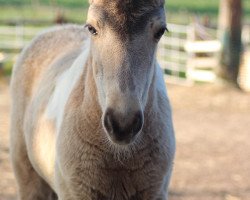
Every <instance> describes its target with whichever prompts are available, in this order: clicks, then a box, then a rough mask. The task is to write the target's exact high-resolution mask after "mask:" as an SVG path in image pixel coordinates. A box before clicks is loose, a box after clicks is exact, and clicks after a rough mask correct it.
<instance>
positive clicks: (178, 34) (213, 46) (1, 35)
mask: <svg viewBox="0 0 250 200" xmlns="http://www.w3.org/2000/svg"><path fill="white" fill-rule="evenodd" d="M45 28H46V27H27V26H22V25H20V26H0V54H1V55H2V56H0V57H3V58H0V63H1V59H2V62H4V61H8V60H12V59H15V57H16V55H17V54H18V52H20V51H21V49H22V48H23V47H24V46H25V45H26V44H27V43H28V42H29V41H30V40H31V38H32V37H34V36H35V35H36V34H37V33H39V32H40V31H41V30H43V29H45ZM168 29H169V31H170V32H169V33H167V34H165V35H164V36H163V37H162V39H161V41H160V43H159V46H158V54H157V58H158V60H159V63H160V65H161V66H162V68H163V71H164V73H165V77H166V81H168V82H172V83H177V84H190V83H192V82H194V81H195V80H199V81H213V80H214V78H215V77H214V76H213V69H214V68H215V67H216V65H217V64H218V62H216V59H217V58H218V56H217V57H216V54H217V53H218V51H219V50H220V42H219V41H218V40H216V35H217V34H216V30H215V29H208V28H205V27H202V26H201V25H199V24H198V25H197V24H190V25H177V24H168ZM197 32H198V34H199V41H197V39H196V36H197ZM242 38H243V42H244V44H245V45H247V46H250V26H245V27H244V29H243V31H242ZM3 55H4V56H3ZM197 55H199V56H197ZM201 55H202V56H203V57H202V56H201ZM203 64H204V67H202V65H203ZM205 65H206V66H205ZM196 68H198V69H196ZM203 68H205V70H204V69H203ZM208 68H209V70H208ZM206 73H207V74H206ZM202 74H203V75H202Z"/></svg>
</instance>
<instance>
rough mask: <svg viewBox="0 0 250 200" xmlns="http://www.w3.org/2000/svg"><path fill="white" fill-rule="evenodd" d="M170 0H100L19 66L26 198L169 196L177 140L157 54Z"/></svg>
mask: <svg viewBox="0 0 250 200" xmlns="http://www.w3.org/2000/svg"><path fill="white" fill-rule="evenodd" d="M165 30H166V22H165V11H164V1H163V0H92V1H90V7H89V11H88V19H87V24H86V26H85V27H81V26H74V25H67V26H63V27H57V28H54V29H50V30H48V31H46V32H44V33H42V34H40V35H39V36H37V37H36V38H35V39H34V40H33V41H32V43H31V44H30V45H29V46H28V47H26V48H25V49H24V50H23V52H22V54H21V56H20V57H19V59H18V62H17V63H16V65H15V67H14V72H13V77H12V83H11V90H12V115H11V159H12V164H13V169H14V172H15V177H16V180H17V183H18V195H19V199H20V200H45V199H46V200H47V199H57V198H58V199H60V200H165V199H166V198H167V190H168V185H169V180H170V176H171V171H172V162H173V158H174V152H175V139H174V133H173V126H172V117H171V109H170V105H169V101H168V98H167V93H166V89H165V83H164V80H163V76H162V72H161V69H160V67H159V65H158V64H157V61H156V58H155V54H156V48H157V43H158V41H159V40H160V38H161V36H162V35H163V34H164V32H165Z"/></svg>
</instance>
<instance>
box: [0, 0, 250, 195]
mask: <svg viewBox="0 0 250 200" xmlns="http://www.w3.org/2000/svg"><path fill="white" fill-rule="evenodd" d="M87 9H88V1H87V0H0V200H12V199H15V195H16V189H15V182H14V178H13V173H12V170H11V167H10V163H9V147H8V131H9V109H10V108H9V103H10V97H9V81H10V76H11V70H12V66H13V63H14V62H15V60H16V58H17V56H18V54H19V53H20V51H21V50H22V48H23V47H24V46H25V45H27V44H28V43H29V41H30V40H31V39H32V37H34V36H35V35H36V34H37V33H38V32H40V31H41V30H43V29H45V28H47V27H51V26H53V25H55V24H65V23H77V24H81V25H84V22H85V20H86V15H87ZM166 10H167V21H168V29H169V31H170V32H169V33H166V34H165V35H164V37H163V38H162V39H161V41H160V43H159V49H158V54H157V57H158V60H159V62H160V64H161V66H162V68H163V71H164V74H165V78H166V84H167V87H168V93H169V96H170V100H171V103H172V107H173V117H174V126H175V130H176V140H177V153H176V160H175V166H174V173H173V179H172V182H171V187H170V200H182V199H185V200H249V199H250V178H249V177H250V1H249V0H209V1H206V0H195V1H194V0H167V2H166Z"/></svg>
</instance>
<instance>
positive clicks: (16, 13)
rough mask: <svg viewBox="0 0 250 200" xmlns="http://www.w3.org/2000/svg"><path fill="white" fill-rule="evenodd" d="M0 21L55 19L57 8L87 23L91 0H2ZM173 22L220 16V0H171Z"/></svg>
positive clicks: (248, 11)
mask: <svg viewBox="0 0 250 200" xmlns="http://www.w3.org/2000/svg"><path fill="white" fill-rule="evenodd" d="M0 5H1V6H0V13H1V15H0V21H6V20H7V21H23V20H43V21H48V22H53V20H54V19H55V15H56V14H55V13H56V10H58V9H61V10H62V11H63V13H64V16H65V17H66V18H67V19H68V20H69V21H72V22H77V23H83V22H84V21H85V19H86V11H87V8H88V0H0ZM166 7H167V12H168V19H169V21H170V22H176V23H182V24H186V23H189V22H190V20H191V18H190V16H192V15H198V16H203V15H206V16H208V17H210V18H211V19H212V20H213V21H216V20H217V15H218V7H219V0H209V1H205V0H185V1H183V0H167V1H166ZM243 8H244V13H245V18H246V20H250V1H249V0H243Z"/></svg>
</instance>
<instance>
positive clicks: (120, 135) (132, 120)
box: [104, 108, 143, 142]
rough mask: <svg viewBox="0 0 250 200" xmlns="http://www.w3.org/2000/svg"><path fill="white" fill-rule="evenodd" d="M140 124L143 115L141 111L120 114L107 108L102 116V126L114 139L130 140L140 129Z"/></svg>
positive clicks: (141, 123)
mask: <svg viewBox="0 0 250 200" xmlns="http://www.w3.org/2000/svg"><path fill="white" fill-rule="evenodd" d="M142 125H143V116H142V112H141V111H139V112H136V113H134V114H126V115H122V114H120V113H115V112H114V111H113V110H112V109H110V108H109V109H107V111H106V113H105V116H104V127H105V129H106V131H107V133H108V134H109V135H110V136H111V138H112V139H113V140H115V141H123V142H126V141H131V140H132V139H133V138H134V136H135V135H136V134H137V133H138V132H139V131H140V130H141V129H142Z"/></svg>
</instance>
